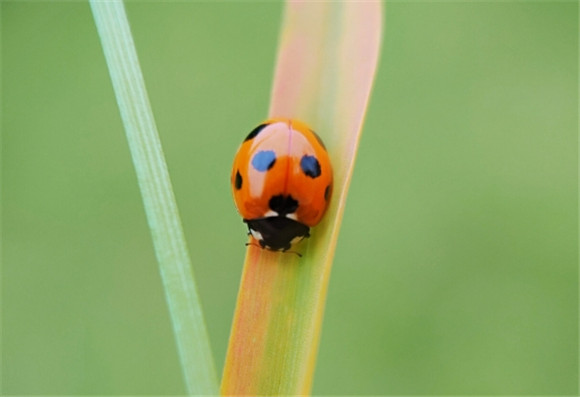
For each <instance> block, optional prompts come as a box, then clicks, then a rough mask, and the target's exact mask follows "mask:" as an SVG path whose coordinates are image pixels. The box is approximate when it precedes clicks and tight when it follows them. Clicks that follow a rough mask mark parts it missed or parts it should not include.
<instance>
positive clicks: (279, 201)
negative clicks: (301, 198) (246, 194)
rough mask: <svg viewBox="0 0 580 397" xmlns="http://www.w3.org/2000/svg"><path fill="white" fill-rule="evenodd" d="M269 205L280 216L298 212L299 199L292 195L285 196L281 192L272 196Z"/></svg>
mask: <svg viewBox="0 0 580 397" xmlns="http://www.w3.org/2000/svg"><path fill="white" fill-rule="evenodd" d="M268 206H269V207H270V209H271V210H272V211H274V212H277V213H278V215H279V216H284V215H286V214H292V213H293V212H296V209H297V208H298V201H296V200H294V198H293V197H292V196H283V195H281V194H279V195H277V196H272V198H271V199H270V201H269V202H268Z"/></svg>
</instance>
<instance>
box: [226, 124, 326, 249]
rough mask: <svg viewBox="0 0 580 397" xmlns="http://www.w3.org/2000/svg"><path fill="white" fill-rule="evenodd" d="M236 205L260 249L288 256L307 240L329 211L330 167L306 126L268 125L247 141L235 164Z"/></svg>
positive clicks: (258, 127) (254, 131) (322, 147)
mask: <svg viewBox="0 0 580 397" xmlns="http://www.w3.org/2000/svg"><path fill="white" fill-rule="evenodd" d="M231 184H232V190H233V194H234V201H235V203H236V207H237V208H238V211H239V213H240V214H241V215H242V217H243V219H244V222H245V223H246V224H247V225H248V229H249V232H250V233H249V234H251V235H252V236H253V238H254V239H255V240H256V241H257V242H258V244H259V245H260V247H262V248H266V249H269V250H272V251H287V250H288V249H290V248H291V247H292V245H293V244H295V243H297V242H298V241H301V240H302V239H303V238H305V237H309V236H310V234H309V232H310V227H312V226H315V225H317V224H318V223H319V222H320V220H321V219H322V216H323V215H324V213H325V212H326V209H327V208H328V203H329V201H330V196H331V194H332V167H331V165H330V158H329V157H328V153H327V152H326V148H325V147H324V144H323V143H322V141H321V140H320V138H319V137H318V135H316V133H315V132H314V131H312V130H311V129H310V128H309V127H308V126H307V125H306V124H304V123H302V122H300V121H297V120H291V119H282V118H277V119H270V120H267V121H265V122H264V123H262V124H260V125H259V126H257V127H256V128H254V130H252V132H250V134H249V135H248V136H247V137H246V139H245V140H244V142H243V143H242V145H241V146H240V148H239V149H238V153H237V154H236V157H235V159H234V166H233V168H232V175H231Z"/></svg>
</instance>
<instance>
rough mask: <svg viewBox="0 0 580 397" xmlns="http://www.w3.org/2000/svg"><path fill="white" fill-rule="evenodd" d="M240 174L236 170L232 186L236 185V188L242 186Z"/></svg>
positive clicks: (238, 188)
mask: <svg viewBox="0 0 580 397" xmlns="http://www.w3.org/2000/svg"><path fill="white" fill-rule="evenodd" d="M242 182H243V179H242V176H241V175H240V170H237V171H236V180H235V182H234V186H235V187H236V190H240V189H241V188H242Z"/></svg>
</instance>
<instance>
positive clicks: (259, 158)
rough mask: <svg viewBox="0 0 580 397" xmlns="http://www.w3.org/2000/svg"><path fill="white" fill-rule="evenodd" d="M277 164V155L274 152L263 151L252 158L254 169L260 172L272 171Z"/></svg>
mask: <svg viewBox="0 0 580 397" xmlns="http://www.w3.org/2000/svg"><path fill="white" fill-rule="evenodd" d="M275 162H276V153H274V151H272V150H261V151H259V152H258V153H256V154H255V155H254V157H252V167H254V169H256V170H257V171H260V172H265V171H268V170H269V169H271V168H272V167H273V166H274V163H275Z"/></svg>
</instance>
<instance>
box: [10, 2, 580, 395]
mask: <svg viewBox="0 0 580 397" xmlns="http://www.w3.org/2000/svg"><path fill="white" fill-rule="evenodd" d="M386 6H387V7H386V9H387V10H386V19H385V31H384V41H383V49H382V56H381V61H380V66H379V72H378V75H377V79H376V85H375V87H374V91H373V95H372V100H371V105H370V108H369V110H368V116H367V120H366V124H365V128H364V134H363V137H362V141H361V145H360V152H359V157H358V161H357V165H356V169H355V173H354V177H353V181H352V185H351V189H350V193H349V199H348V205H347V208H346V213H345V216H344V222H343V227H342V230H341V234H340V239H339V242H338V248H337V252H336V259H335V262H334V268H333V275H332V277H331V282H330V289H329V295H328V301H327V307H326V315H325V320H324V327H323V334H322V340H321V346H320V354H319V359H318V364H317V370H316V375H315V382H314V390H313V392H314V394H326V395H329V394H378V395H389V394H390V395H402V394H407V395H413V394H414V395H419V394H422V395H433V394H437V395H450V394H479V395H518V394H542V395H564V394H568V395H576V394H577V393H578V202H577V199H578V193H577V177H578V173H577V164H578V144H577V142H578V4H577V3H576V2H509V3H501V2H477V3H466V2H437V3H429V2H415V3H401V2H394V3H387V4H386ZM282 9H283V7H282V4H280V3H278V2H276V3H269V2H213V3H212V2H191V3H187V2H163V3H162V2H141V3H139V2H129V4H128V6H127V11H128V15H129V19H130V22H131V25H132V29H133V34H134V38H135V42H136V45H137V49H138V52H139V56H140V60H141V66H142V69H143V73H144V75H145V79H146V83H147V87H148V91H149V96H150V99H151V103H152V106H153V110H154V113H155V117H156V121H157V125H158V128H159V131H160V134H161V140H162V142H163V145H164V150H165V154H166V158H167V162H168V165H169V169H170V172H171V177H172V182H173V185H174V190H175V194H176V197H177V201H178V205H179V208H180V212H181V216H182V221H183V226H184V230H185V234H186V237H187V241H188V244H189V248H190V251H191V253H192V256H193V257H194V261H195V265H194V267H195V269H194V270H195V273H196V276H197V280H198V285H199V290H200V293H201V297H202V301H203V304H204V310H205V314H206V318H207V325H208V328H209V332H210V335H211V341H212V348H213V351H214V354H215V359H216V363H217V366H218V371H220V372H221V368H222V365H223V361H224V356H225V350H226V346H227V338H228V335H229V327H230V323H231V317H232V314H233V310H234V304H235V298H236V293H237V288H238V282H239V279H240V274H241V267H242V260H243V254H244V250H245V248H244V242H245V227H244V225H243V224H242V222H241V221H240V219H239V217H238V215H237V213H236V211H235V209H234V205H233V202H232V200H231V197H230V186H229V181H228V178H229V172H230V166H231V161H232V158H233V154H234V152H235V150H236V148H237V146H238V144H239V143H240V141H241V139H242V138H243V137H244V136H245V135H246V134H247V132H248V131H249V130H250V129H251V128H253V127H254V126H255V125H256V124H257V123H259V122H260V121H261V120H262V119H263V118H265V116H266V112H267V108H268V101H269V91H270V83H271V76H272V72H273V67H274V62H275V55H276V47H277V40H278V29H279V24H280V21H281V13H282ZM0 12H1V24H2V26H1V29H2V30H1V34H2V36H1V40H2V52H1V56H2V70H1V72H2V86H1V92H2V97H1V100H2V125H1V126H2V137H1V144H2V163H1V168H2V197H1V200H2V269H1V271H2V273H1V275H2V335H1V336H2V344H1V347H2V379H1V380H2V383H1V387H2V389H1V392H2V393H3V394H52V395H60V394H104V395H107V394H115V395H119V394H164V395H165V394H183V393H184V387H183V383H182V380H181V376H180V369H179V365H178V359H177V354H176V349H175V346H174V341H173V338H172V331H171V328H170V324H169V318H168V313H167V310H166V306H165V302H164V297H163V292H162V290H161V282H160V277H159V274H158V269H157V264H156V262H155V259H154V254H153V251H152V246H151V241H150V237H149V234H148V229H147V226H146V222H145V217H144V213H143V208H142V205H141V201H140V195H139V192H138V189H137V184H136V180H135V175H134V171H133V168H132V164H131V159H130V157H129V151H128V147H127V143H126V141H125V136H124V131H123V128H122V125H121V121H120V117H119V114H118V110H117V108H116V103H115V99H114V96H113V91H112V88H111V84H110V81H109V77H108V72H107V69H106V66H105V61H104V58H103V55H102V51H101V47H100V43H99V40H98V37H97V34H96V29H95V27H94V23H93V21H92V16H91V13H90V10H89V6H88V4H86V3H84V2H56V3H54V2H51V3H48V2H16V1H2V3H1V8H0Z"/></svg>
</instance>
